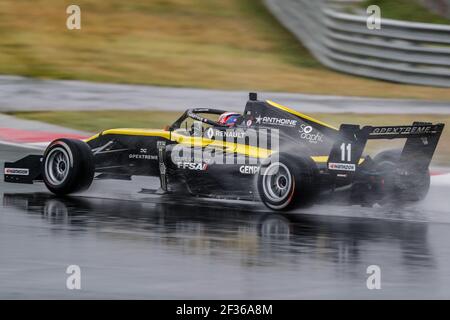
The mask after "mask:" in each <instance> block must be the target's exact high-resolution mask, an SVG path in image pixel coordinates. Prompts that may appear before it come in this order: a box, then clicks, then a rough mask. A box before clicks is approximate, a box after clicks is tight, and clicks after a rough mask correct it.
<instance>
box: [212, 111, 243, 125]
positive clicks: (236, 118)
mask: <svg viewBox="0 0 450 320" xmlns="http://www.w3.org/2000/svg"><path fill="white" fill-rule="evenodd" d="M241 119H242V115H241V114H240V113H237V112H224V113H222V114H221V115H220V117H219V120H218V121H217V122H218V123H219V124H221V125H223V126H227V127H230V128H232V127H234V126H235V125H236V124H237V123H239V122H240V121H241Z"/></svg>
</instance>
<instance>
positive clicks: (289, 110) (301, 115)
mask: <svg viewBox="0 0 450 320" xmlns="http://www.w3.org/2000/svg"><path fill="white" fill-rule="evenodd" d="M266 102H267V103H268V104H270V105H271V106H273V107H275V108H278V109H280V110H283V111H286V112H289V113H292V114H294V115H296V116H298V117H300V118H303V119H306V120H309V121H312V122H315V123H317V124H320V125H322V126H324V127H327V128H330V129H333V130H338V129H337V128H335V127H333V126H331V125H329V124H327V123H325V122H322V121H320V120H317V119H314V118H312V117H310V116H307V115H306V114H303V113H300V112H298V111H295V110H293V109H291V108H288V107H285V106H282V105H281V104H278V103H276V102H273V101H270V100H266Z"/></svg>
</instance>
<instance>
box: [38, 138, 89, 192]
mask: <svg viewBox="0 0 450 320" xmlns="http://www.w3.org/2000/svg"><path fill="white" fill-rule="evenodd" d="M94 173H95V163H94V155H93V154H92V151H91V148H90V147H89V145H88V144H87V143H85V142H84V141H81V140H75V139H57V140H55V141H53V142H52V143H50V145H49V146H48V147H47V149H46V150H45V153H44V159H43V178H44V183H45V185H46V186H47V188H48V190H50V191H51V192H53V193H54V194H57V195H67V194H70V193H75V192H80V191H83V190H86V189H87V188H89V186H90V185H91V183H92V180H93V179H94Z"/></svg>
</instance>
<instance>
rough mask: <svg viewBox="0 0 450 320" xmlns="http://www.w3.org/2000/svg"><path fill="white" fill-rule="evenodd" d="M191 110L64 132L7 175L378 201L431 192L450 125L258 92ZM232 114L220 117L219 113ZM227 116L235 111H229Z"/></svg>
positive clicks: (57, 187)
mask: <svg viewBox="0 0 450 320" xmlns="http://www.w3.org/2000/svg"><path fill="white" fill-rule="evenodd" d="M224 114H225V115H226V117H228V118H229V113H226V112H225V111H223V110H217V109H209V108H195V109H188V110H187V111H186V112H184V113H183V115H182V116H181V117H180V118H179V119H178V120H177V121H175V122H174V123H173V124H172V125H171V126H169V127H168V128H166V129H165V130H151V129H112V130H106V131H103V132H101V133H99V134H97V135H95V136H93V137H91V138H89V139H87V140H85V141H81V140H72V139H57V140H55V141H53V142H52V143H50V145H49V146H48V147H47V149H46V150H45V152H44V154H43V155H29V156H26V157H25V158H23V159H21V160H18V161H16V162H12V163H5V169H4V179H5V181H6V182H13V183H33V182H35V181H43V182H44V183H45V185H46V186H47V188H48V189H49V190H50V191H51V192H53V193H55V194H57V195H67V194H71V193H76V192H80V191H83V190H85V189H87V188H88V187H89V186H90V185H91V183H92V181H93V180H94V179H96V180H97V179H119V180H131V179H132V177H133V176H156V177H159V181H160V185H159V189H158V190H157V191H156V192H157V193H159V194H171V193H172V194H173V193H175V194H187V195H194V196H201V197H214V198H222V199H241V200H261V201H262V202H263V203H264V204H265V205H266V206H267V207H269V208H270V209H273V210H289V209H292V208H295V207H299V206H305V205H309V204H312V203H315V202H317V201H321V199H334V200H336V201H338V200H340V201H341V202H344V203H346V204H361V205H372V204H375V203H380V204H382V203H385V202H391V201H395V202H410V201H418V200H421V199H423V198H424V197H425V196H426V194H427V192H428V189H429V185H430V175H429V169H428V167H429V164H430V161H431V159H432V157H433V154H434V151H435V149H436V146H437V144H438V141H439V138H440V135H441V133H442V131H443V128H444V124H432V123H425V122H414V123H413V124H412V125H409V126H381V127H378V126H376V127H375V126H365V127H362V128H361V127H360V126H359V125H354V124H342V125H341V126H340V128H334V127H333V126H331V125H328V124H326V123H324V122H321V121H319V120H316V119H313V118H311V117H309V116H307V115H304V114H301V113H299V112H297V111H295V110H292V109H289V108H287V107H285V106H282V105H279V104H277V103H275V102H272V101H258V99H257V96H256V94H255V93H250V100H249V101H248V102H247V105H246V106H245V110H244V112H243V113H242V114H232V118H233V121H223V120H224V119H223V117H222V116H223V115H224ZM219 115H222V116H221V117H220V118H219V120H220V121H218V120H217V118H218V116H219ZM225 120H226V119H225ZM397 138H404V139H406V142H405V145H404V147H403V149H402V150H388V151H384V152H381V153H379V154H377V155H376V156H375V157H373V158H372V157H371V156H369V155H364V156H363V152H364V149H365V146H366V143H367V141H368V140H370V139H397Z"/></svg>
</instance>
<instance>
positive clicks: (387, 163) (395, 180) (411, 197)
mask: <svg viewBox="0 0 450 320" xmlns="http://www.w3.org/2000/svg"><path fill="white" fill-rule="evenodd" d="M401 154H402V151H401V150H387V151H383V152H380V153H379V154H377V155H376V156H375V157H374V159H373V160H374V162H375V164H376V168H377V170H378V171H379V172H380V173H381V174H382V176H383V181H384V187H383V191H382V200H381V203H385V202H391V203H392V202H395V203H405V202H416V201H420V200H423V199H424V198H425V197H426V196H427V194H428V191H429V189H430V171H429V169H426V170H422V171H414V172H407V173H404V174H400V173H398V172H396V168H397V164H398V161H399V160H400V156H401Z"/></svg>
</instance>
